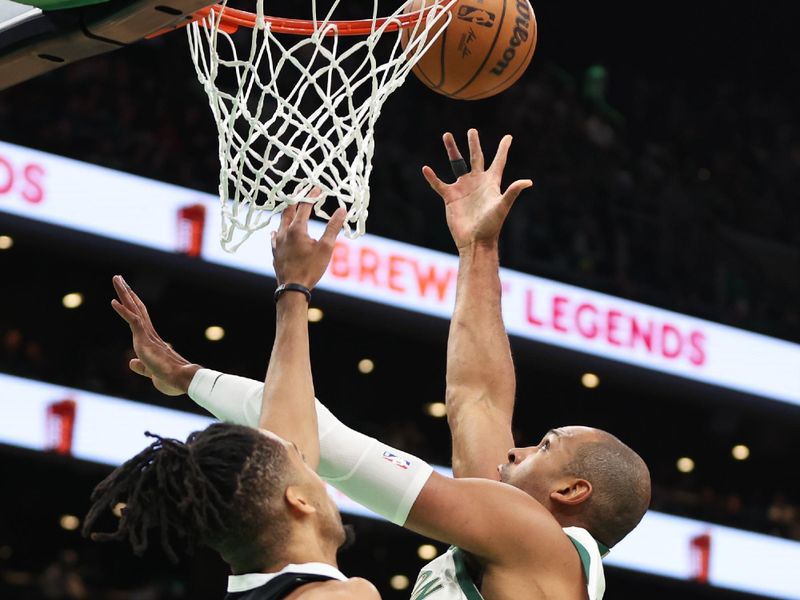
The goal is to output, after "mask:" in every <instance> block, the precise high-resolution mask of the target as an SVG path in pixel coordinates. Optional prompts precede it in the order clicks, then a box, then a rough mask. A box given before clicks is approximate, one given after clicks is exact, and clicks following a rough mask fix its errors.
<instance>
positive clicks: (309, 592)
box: [286, 577, 381, 600]
mask: <svg viewBox="0 0 800 600" xmlns="http://www.w3.org/2000/svg"><path fill="white" fill-rule="evenodd" d="M380 598H381V596H380V594H379V593H378V590H377V588H376V587H375V586H374V585H372V583H370V582H369V581H367V580H366V579H362V578H361V577H351V578H350V579H347V580H345V581H339V580H331V581H321V582H319V583H311V584H307V585H304V586H303V587H302V588H299V589H298V590H297V591H296V592H295V593H294V594H292V595H290V596H287V598H286V600H322V599H329V600H380Z"/></svg>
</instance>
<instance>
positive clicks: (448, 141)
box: [442, 131, 461, 160]
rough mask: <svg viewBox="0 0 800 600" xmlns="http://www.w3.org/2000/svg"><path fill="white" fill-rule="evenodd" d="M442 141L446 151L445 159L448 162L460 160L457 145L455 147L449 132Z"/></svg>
mask: <svg viewBox="0 0 800 600" xmlns="http://www.w3.org/2000/svg"><path fill="white" fill-rule="evenodd" d="M442 141H443V142H444V147H445V150H447V158H448V159H450V160H458V159H459V158H461V152H460V151H459V149H458V145H456V140H455V138H454V137H453V134H452V133H450V132H449V131H448V132H447V133H445V134H444V135H443V136H442Z"/></svg>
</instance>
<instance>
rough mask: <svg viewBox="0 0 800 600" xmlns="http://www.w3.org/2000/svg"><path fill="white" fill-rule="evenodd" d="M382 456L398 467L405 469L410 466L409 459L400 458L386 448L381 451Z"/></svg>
mask: <svg viewBox="0 0 800 600" xmlns="http://www.w3.org/2000/svg"><path fill="white" fill-rule="evenodd" d="M383 458H384V459H385V460H388V461H389V462H390V463H392V464H393V465H395V466H398V467H400V468H401V469H407V468H408V467H410V466H411V461H410V460H406V459H405V458H400V457H399V456H397V454H393V453H392V452H389V451H388V450H386V451H385V452H384V453H383Z"/></svg>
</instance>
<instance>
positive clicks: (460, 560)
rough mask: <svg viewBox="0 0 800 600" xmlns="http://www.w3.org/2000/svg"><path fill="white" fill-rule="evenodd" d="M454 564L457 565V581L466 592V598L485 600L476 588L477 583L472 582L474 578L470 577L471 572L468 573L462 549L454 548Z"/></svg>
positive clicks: (469, 599) (468, 599)
mask: <svg viewBox="0 0 800 600" xmlns="http://www.w3.org/2000/svg"><path fill="white" fill-rule="evenodd" d="M453 562H454V563H455V565H456V580H457V581H458V586H459V587H460V588H461V591H462V592H464V596H466V597H467V600H483V596H481V593H480V592H479V591H478V588H477V587H475V582H473V581H472V577H470V575H469V571H467V565H466V563H465V562H464V554H463V551H462V550H461V548H456V547H453Z"/></svg>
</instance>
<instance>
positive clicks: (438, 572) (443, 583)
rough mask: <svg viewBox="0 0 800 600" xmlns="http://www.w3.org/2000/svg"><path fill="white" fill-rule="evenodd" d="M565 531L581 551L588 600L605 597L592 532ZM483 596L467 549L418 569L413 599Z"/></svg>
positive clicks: (470, 599) (475, 598)
mask: <svg viewBox="0 0 800 600" xmlns="http://www.w3.org/2000/svg"><path fill="white" fill-rule="evenodd" d="M564 533H566V534H567V536H568V537H569V539H570V541H571V542H572V543H573V545H574V546H575V549H576V550H577V551H578V555H579V556H580V558H581V564H582V565H583V573H584V576H585V578H586V589H587V591H588V592H589V600H602V598H603V593H604V592H605V590H606V580H605V576H604V574H603V563H602V562H601V556H600V550H599V548H598V546H597V542H596V541H595V540H594V538H593V537H592V536H591V534H590V533H589V532H588V531H586V530H585V529H581V528H580V527H565V528H564ZM426 598H430V599H431V600H483V596H481V593H480V591H479V590H478V588H477V586H476V585H475V582H474V581H473V580H472V577H471V576H470V574H469V572H468V571H467V567H466V565H465V563H464V551H463V550H461V549H460V548H456V547H455V546H451V547H450V549H449V550H448V551H447V552H445V553H444V554H442V555H441V556H439V557H437V558H435V559H434V560H432V561H431V562H429V563H428V564H427V565H425V566H424V567H423V569H422V570H421V571H420V572H419V576H418V577H417V582H416V583H415V584H414V590H413V591H412V592H411V600H424V599H426Z"/></svg>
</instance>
